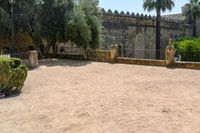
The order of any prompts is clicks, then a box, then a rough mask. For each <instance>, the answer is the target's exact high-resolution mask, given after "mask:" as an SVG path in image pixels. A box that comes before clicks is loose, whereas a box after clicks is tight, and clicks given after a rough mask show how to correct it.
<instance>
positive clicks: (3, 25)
mask: <svg viewBox="0 0 200 133" xmlns="http://www.w3.org/2000/svg"><path fill="white" fill-rule="evenodd" d="M10 27H11V26H10V18H9V14H8V13H7V12H6V11H5V10H4V9H3V8H1V7H0V29H1V30H0V35H3V34H8V33H9V31H10Z"/></svg>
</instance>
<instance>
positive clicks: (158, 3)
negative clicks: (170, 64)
mask: <svg viewBox="0 0 200 133" xmlns="http://www.w3.org/2000/svg"><path fill="white" fill-rule="evenodd" d="M174 5H175V4H174V1H173V0H144V4H143V8H144V10H147V11H148V12H151V11H153V10H156V14H157V17H156V59H159V58H160V31H161V28H160V23H161V12H165V11H166V10H169V11H171V10H172V8H173V7H174Z"/></svg>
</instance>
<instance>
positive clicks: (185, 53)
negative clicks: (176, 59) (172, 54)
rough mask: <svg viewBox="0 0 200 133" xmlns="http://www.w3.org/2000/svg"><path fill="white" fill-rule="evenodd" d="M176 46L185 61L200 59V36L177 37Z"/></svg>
mask: <svg viewBox="0 0 200 133" xmlns="http://www.w3.org/2000/svg"><path fill="white" fill-rule="evenodd" d="M174 46H175V48H176V49H177V50H178V52H179V54H180V55H181V56H182V59H183V60H184V61H200V37H199V38H194V37H184V38H181V39H177V40H176V41H175V43H174Z"/></svg>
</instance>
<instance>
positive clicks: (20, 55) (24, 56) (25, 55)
mask: <svg viewBox="0 0 200 133" xmlns="http://www.w3.org/2000/svg"><path fill="white" fill-rule="evenodd" d="M11 57H13V58H19V59H21V60H23V61H26V60H28V52H20V53H12V54H11Z"/></svg>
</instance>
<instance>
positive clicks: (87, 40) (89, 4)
mask: <svg viewBox="0 0 200 133" xmlns="http://www.w3.org/2000/svg"><path fill="white" fill-rule="evenodd" d="M101 29H102V25H101V14H100V9H99V8H98V1H97V0H79V1H78V2H77V3H76V6H75V9H74V14H73V18H72V19H71V20H70V21H69V22H66V36H67V38H69V39H70V40H71V41H72V42H74V43H75V44H76V45H77V46H78V47H81V48H82V49H83V51H84V56H85V58H86V57H87V56H86V55H87V54H86V51H87V49H88V48H92V49H96V48H98V47H99V45H100V43H101Z"/></svg>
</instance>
